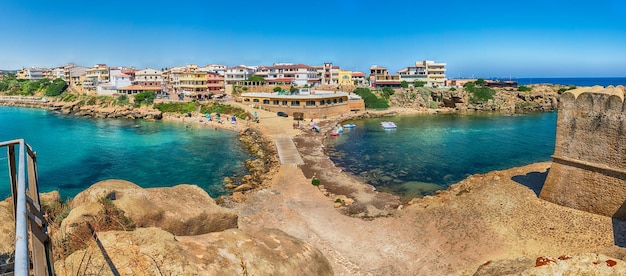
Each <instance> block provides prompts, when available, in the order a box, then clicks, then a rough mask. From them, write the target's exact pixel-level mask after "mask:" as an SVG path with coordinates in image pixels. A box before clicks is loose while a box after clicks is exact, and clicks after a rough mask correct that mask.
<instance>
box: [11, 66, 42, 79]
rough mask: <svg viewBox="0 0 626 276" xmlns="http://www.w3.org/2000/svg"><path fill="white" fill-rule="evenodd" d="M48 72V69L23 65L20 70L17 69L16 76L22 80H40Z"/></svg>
mask: <svg viewBox="0 0 626 276" xmlns="http://www.w3.org/2000/svg"><path fill="white" fill-rule="evenodd" d="M47 74H49V70H48V69H46V68H41V67H31V68H26V67H23V68H22V69H21V70H18V71H17V75H16V78H17V79H23V80H40V79H43V78H44V76H45V75H47Z"/></svg>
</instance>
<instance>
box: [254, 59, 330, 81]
mask: <svg viewBox="0 0 626 276" xmlns="http://www.w3.org/2000/svg"><path fill="white" fill-rule="evenodd" d="M263 70H264V71H267V77H265V80H267V81H268V83H270V84H272V83H285V84H293V85H296V86H304V85H311V86H313V85H315V84H316V83H317V82H318V81H319V78H318V72H317V70H315V68H313V67H311V66H308V65H305V64H290V63H281V64H274V65H272V66H269V67H265V68H263ZM262 74H265V72H263V73H262Z"/></svg>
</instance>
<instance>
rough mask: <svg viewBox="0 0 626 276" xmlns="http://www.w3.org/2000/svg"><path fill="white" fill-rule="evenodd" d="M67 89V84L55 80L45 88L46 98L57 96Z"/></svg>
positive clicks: (58, 79)
mask: <svg viewBox="0 0 626 276" xmlns="http://www.w3.org/2000/svg"><path fill="white" fill-rule="evenodd" d="M65 89H67V83H66V82H65V81H64V80H63V79H62V78H56V79H54V80H53V81H52V83H50V84H49V85H48V87H46V92H45V93H44V94H45V95H46V96H58V95H61V93H63V91H65Z"/></svg>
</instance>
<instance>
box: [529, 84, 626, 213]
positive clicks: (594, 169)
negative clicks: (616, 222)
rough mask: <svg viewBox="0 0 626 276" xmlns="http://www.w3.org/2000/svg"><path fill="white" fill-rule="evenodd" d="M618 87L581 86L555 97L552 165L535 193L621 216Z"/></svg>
mask: <svg viewBox="0 0 626 276" xmlns="http://www.w3.org/2000/svg"><path fill="white" fill-rule="evenodd" d="M624 91H625V90H624V87H622V86H618V87H616V88H615V87H607V88H602V87H587V88H579V89H575V90H571V91H568V92H566V93H564V94H563V95H562V96H561V99H560V103H559V114H558V119H557V130H556V145H555V150H554V155H553V156H552V158H553V163H552V166H551V168H550V172H549V173H548V177H547V179H546V182H545V184H544V186H543V189H542V191H541V194H540V197H541V198H543V199H545V200H548V201H551V202H554V203H556V204H559V205H563V206H568V207H571V208H575V209H579V210H583V211H587V212H591V213H596V214H601V215H605V216H610V217H615V218H622V219H626V202H625V201H626V105H625V104H624Z"/></svg>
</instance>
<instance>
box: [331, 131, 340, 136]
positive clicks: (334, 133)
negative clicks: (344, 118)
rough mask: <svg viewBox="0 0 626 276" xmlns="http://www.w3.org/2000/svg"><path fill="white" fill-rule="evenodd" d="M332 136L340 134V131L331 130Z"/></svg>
mask: <svg viewBox="0 0 626 276" xmlns="http://www.w3.org/2000/svg"><path fill="white" fill-rule="evenodd" d="M330 136H339V132H337V131H331V132H330Z"/></svg>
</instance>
